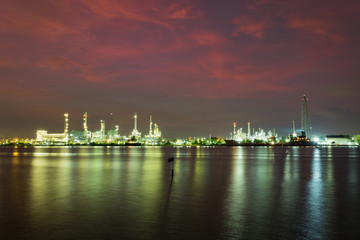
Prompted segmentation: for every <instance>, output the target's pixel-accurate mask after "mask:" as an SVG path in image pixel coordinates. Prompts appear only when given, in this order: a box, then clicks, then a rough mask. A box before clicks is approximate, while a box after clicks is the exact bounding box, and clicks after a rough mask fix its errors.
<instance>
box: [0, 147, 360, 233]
mask: <svg viewBox="0 0 360 240" xmlns="http://www.w3.org/2000/svg"><path fill="white" fill-rule="evenodd" d="M169 157H175V176H174V178H173V180H172V178H171V168H172V164H171V163H168V162H167V159H168V158H169ZM359 236H360V150H359V148H298V147H289V148H282V147H275V148H272V147H219V148H195V147H193V148H169V147H51V148H47V147H35V148H0V239H356V238H357V237H359Z"/></svg>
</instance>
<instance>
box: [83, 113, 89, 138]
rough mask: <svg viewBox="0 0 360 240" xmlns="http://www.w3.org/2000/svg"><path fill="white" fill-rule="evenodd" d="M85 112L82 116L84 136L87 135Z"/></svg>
mask: <svg viewBox="0 0 360 240" xmlns="http://www.w3.org/2000/svg"><path fill="white" fill-rule="evenodd" d="M87 117H88V116H87V112H85V114H84V116H83V125H84V132H85V135H87V131H88V127H87Z"/></svg>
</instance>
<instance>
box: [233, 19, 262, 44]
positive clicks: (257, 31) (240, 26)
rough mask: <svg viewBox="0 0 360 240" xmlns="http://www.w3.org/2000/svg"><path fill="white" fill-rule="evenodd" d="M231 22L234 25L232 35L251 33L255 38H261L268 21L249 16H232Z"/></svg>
mask: <svg viewBox="0 0 360 240" xmlns="http://www.w3.org/2000/svg"><path fill="white" fill-rule="evenodd" d="M232 23H233V24H235V25H236V28H235V29H234V30H233V32H232V35H233V36H238V35H239V34H240V33H243V34H246V35H251V36H253V37H256V38H262V37H263V35H264V32H265V31H266V30H267V29H268V28H269V22H268V21H265V20H261V21H259V20H255V19H254V18H252V17H250V16H246V15H243V16H240V17H237V18H234V19H233V20H232Z"/></svg>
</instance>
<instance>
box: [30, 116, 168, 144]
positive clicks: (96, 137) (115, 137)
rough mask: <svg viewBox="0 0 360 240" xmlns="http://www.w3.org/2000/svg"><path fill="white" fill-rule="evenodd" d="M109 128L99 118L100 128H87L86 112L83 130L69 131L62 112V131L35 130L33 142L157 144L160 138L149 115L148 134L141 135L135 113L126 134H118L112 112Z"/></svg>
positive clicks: (156, 127)
mask: <svg viewBox="0 0 360 240" xmlns="http://www.w3.org/2000/svg"><path fill="white" fill-rule="evenodd" d="M110 117H111V118H110V129H109V130H108V131H106V130H105V121H104V120H100V130H98V131H90V130H89V129H88V124H87V121H88V114H87V112H85V113H84V115H83V130H72V131H71V132H69V114H68V113H65V114H64V118H65V119H64V131H63V132H62V133H49V132H48V131H47V130H37V131H36V141H35V144H40V145H47V144H55V145H56V144H59V145H61V144H124V145H142V144H146V145H159V144H160V142H161V141H163V140H162V138H161V131H160V130H159V127H158V124H157V123H153V122H152V116H150V123H149V134H148V135H145V137H141V133H140V132H139V131H138V128H137V113H136V112H135V114H134V129H133V130H132V132H131V133H130V134H129V135H128V136H121V135H120V134H119V125H115V126H114V125H113V113H111V114H110Z"/></svg>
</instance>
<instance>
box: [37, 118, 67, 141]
mask: <svg viewBox="0 0 360 240" xmlns="http://www.w3.org/2000/svg"><path fill="white" fill-rule="evenodd" d="M64 117H65V122H64V132H63V133H48V132H47V131H46V130H37V131H36V141H38V142H48V143H67V142H68V141H69V114H68V113H65V114H64Z"/></svg>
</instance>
